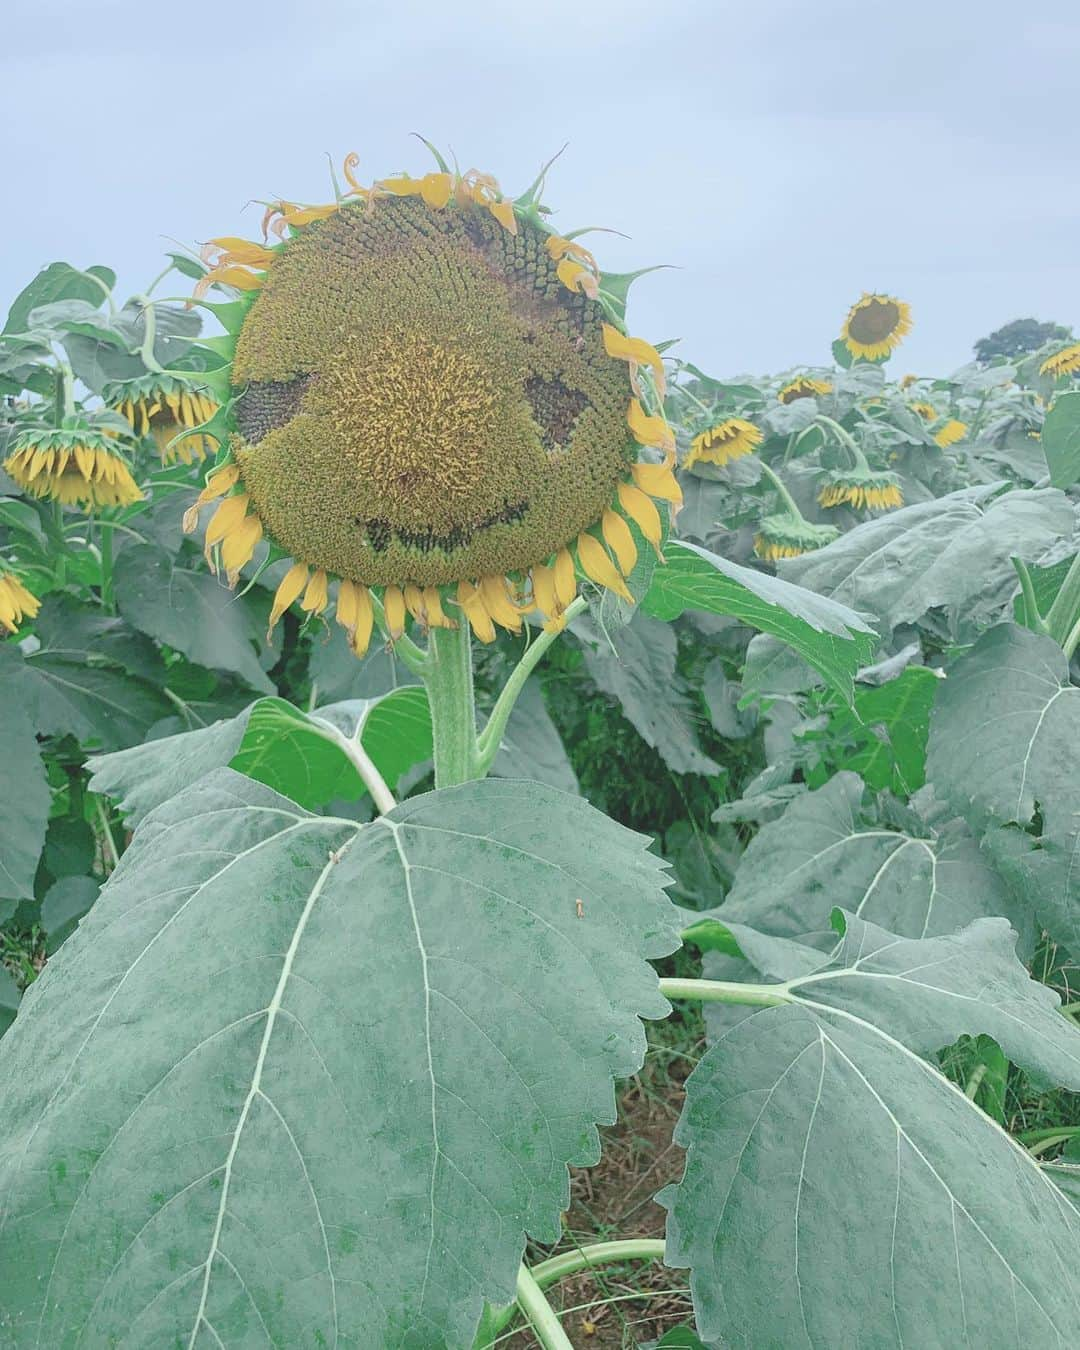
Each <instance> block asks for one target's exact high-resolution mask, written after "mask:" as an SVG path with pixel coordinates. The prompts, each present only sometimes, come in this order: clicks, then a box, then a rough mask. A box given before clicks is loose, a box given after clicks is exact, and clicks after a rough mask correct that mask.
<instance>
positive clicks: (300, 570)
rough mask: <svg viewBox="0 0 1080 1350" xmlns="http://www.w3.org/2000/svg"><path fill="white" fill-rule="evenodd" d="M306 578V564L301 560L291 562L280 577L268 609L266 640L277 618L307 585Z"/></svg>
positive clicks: (268, 638) (268, 639)
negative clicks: (271, 603) (268, 618)
mask: <svg viewBox="0 0 1080 1350" xmlns="http://www.w3.org/2000/svg"><path fill="white" fill-rule="evenodd" d="M307 579H308V570H307V565H306V564H305V563H301V562H298V563H293V565H292V566H291V567H290V568H289V570H288V571H287V572H286V573H285V575H284V576H283V577H282V578H281V583H280V584H279V586H278V588H277V590H276V591H275V592H274V603H273V606H272V608H271V610H270V624H269V626H268V628H267V630H266V640H267V642H269V641H270V634H271V633H272V632H273V631H274V626H275V625H276V624H277V622H278V620H279V619H280V618H281V616H282V615H283V614H284V613H285V611H286V610H287V609H288V608H289V606H290V605H291V604H292V602H293V601H294V600H295V599H296V597H297V596H298V595H299V594H300V592H301V591H302V590H303V589H304V587H305V586H306V585H307Z"/></svg>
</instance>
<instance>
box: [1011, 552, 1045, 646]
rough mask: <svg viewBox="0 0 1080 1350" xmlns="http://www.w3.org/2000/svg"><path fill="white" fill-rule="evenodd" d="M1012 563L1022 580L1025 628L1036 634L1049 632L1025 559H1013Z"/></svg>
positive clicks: (1021, 589)
mask: <svg viewBox="0 0 1080 1350" xmlns="http://www.w3.org/2000/svg"><path fill="white" fill-rule="evenodd" d="M1010 562H1011V563H1012V565H1013V568H1014V569H1015V571H1016V575H1017V576H1018V577H1019V578H1020V591H1021V594H1022V595H1023V599H1024V627H1025V628H1030V629H1031V630H1032V631H1033V632H1035V633H1045V632H1047V631H1048V630H1047V627H1046V620H1045V619H1044V618H1043V616H1042V615H1041V614H1040V613H1039V603H1038V601H1037V600H1036V599H1035V584H1034V582H1033V581H1032V579H1031V572H1030V570H1029V568H1028V565H1027V563H1026V562H1025V561H1024V560H1023V558H1011V559H1010Z"/></svg>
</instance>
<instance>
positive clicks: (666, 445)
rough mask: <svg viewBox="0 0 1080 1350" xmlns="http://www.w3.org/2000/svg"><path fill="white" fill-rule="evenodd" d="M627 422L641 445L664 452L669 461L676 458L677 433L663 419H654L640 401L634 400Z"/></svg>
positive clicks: (627, 414) (631, 401)
mask: <svg viewBox="0 0 1080 1350" xmlns="http://www.w3.org/2000/svg"><path fill="white" fill-rule="evenodd" d="M626 421H627V424H628V426H629V427H630V430H631V431H632V432H633V434H634V439H635V440H636V441H637V442H638V443H639V444H641V445H651V446H653V447H654V448H655V449H657V450H663V452H664V454H665V455H667V456H668V457H669V459H674V457H675V433H674V432H673V431H672V429H671V428H670V427H669V426H668V424H667V423H666V422H665V421H664V419H663V418H662V417H654V416H653V415H652V414H651V413H647V412H646V411H645V409H644V408H643V407H642V406H641V401H640V399H636V398H632V399H631V400H630V407H629V408H628V409H627V411H626Z"/></svg>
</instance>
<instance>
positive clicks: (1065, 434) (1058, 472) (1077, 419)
mask: <svg viewBox="0 0 1080 1350" xmlns="http://www.w3.org/2000/svg"><path fill="white" fill-rule="evenodd" d="M1041 440H1042V448H1043V453H1044V454H1045V455H1046V463H1047V467H1048V468H1049V470H1050V481H1051V483H1053V485H1054V487H1058V488H1069V487H1072V485H1073V484H1074V483H1075V482H1076V481H1077V480H1078V479H1080V390H1078V391H1076V392H1075V393H1069V394H1058V396H1057V398H1055V399H1054V401H1053V403H1052V404H1051V405H1050V411H1049V412H1048V413H1047V414H1046V421H1045V422H1044V423H1043V427H1042V436H1041Z"/></svg>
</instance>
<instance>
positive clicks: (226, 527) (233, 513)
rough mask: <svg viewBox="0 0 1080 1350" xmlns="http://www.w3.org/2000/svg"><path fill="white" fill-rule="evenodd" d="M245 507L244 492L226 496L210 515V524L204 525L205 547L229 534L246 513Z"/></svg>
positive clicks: (246, 500)
mask: <svg viewBox="0 0 1080 1350" xmlns="http://www.w3.org/2000/svg"><path fill="white" fill-rule="evenodd" d="M247 508H248V495H247V493H246V492H238V493H237V494H236V496H235V497H226V498H225V500H224V501H223V502H222V503H221V505H220V506H219V507H218V509H217V510H216V511H215V512H214V514H213V515H212V516H211V517H210V524H209V525H208V526H207V527H206V547H207V548H213V546H214V545H215V544H217V543H219V542H220V541H221V540H222V539H224V538H225V536H226V535H227V534H231V533H232V531H233V530H235V529H236V528H237V527H238V526H239V525H240V522H241V521H242V520H243V519H244V517H245V516H246V515H247Z"/></svg>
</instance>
